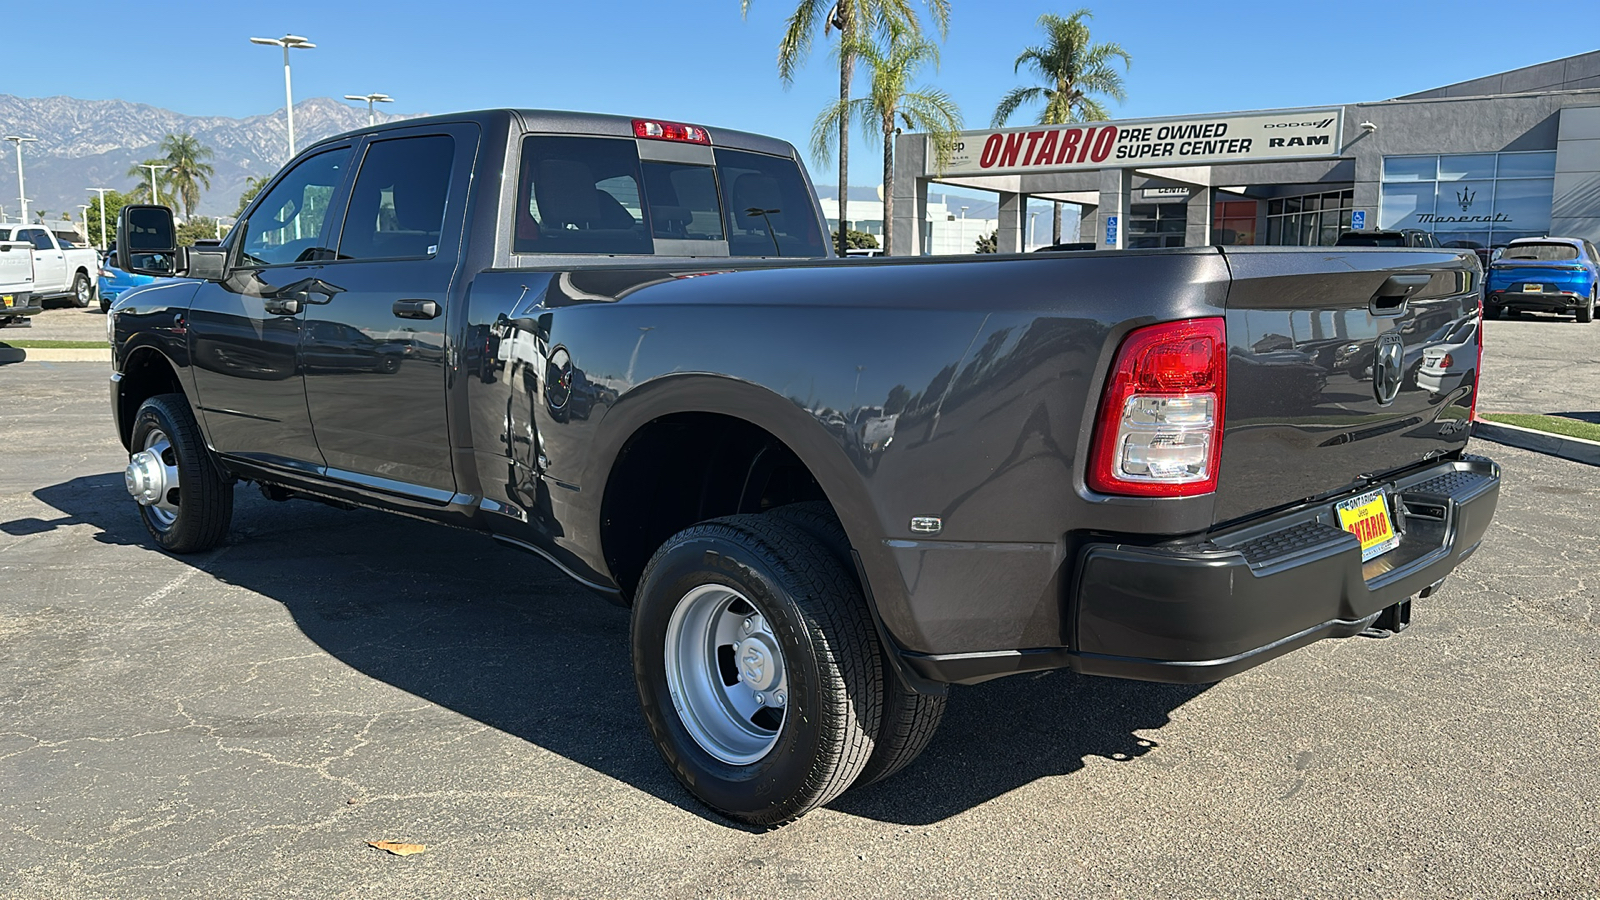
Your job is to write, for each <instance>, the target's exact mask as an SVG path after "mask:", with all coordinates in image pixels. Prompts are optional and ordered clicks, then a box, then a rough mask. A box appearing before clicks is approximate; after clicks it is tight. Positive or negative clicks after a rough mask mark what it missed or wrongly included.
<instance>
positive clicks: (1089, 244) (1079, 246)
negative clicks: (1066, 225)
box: [1033, 241, 1100, 253]
mask: <svg viewBox="0 0 1600 900" xmlns="http://www.w3.org/2000/svg"><path fill="white" fill-rule="evenodd" d="M1098 249H1100V246H1099V245H1098V244H1096V243H1095V242H1094V241H1075V242H1072V243H1068V244H1046V245H1045V246H1043V247H1035V248H1034V250H1033V252H1035V253H1056V252H1068V251H1072V250H1098Z"/></svg>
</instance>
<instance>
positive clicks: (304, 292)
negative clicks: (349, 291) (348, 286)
mask: <svg viewBox="0 0 1600 900" xmlns="http://www.w3.org/2000/svg"><path fill="white" fill-rule="evenodd" d="M342 293H344V288H342V287H339V286H338V285H336V284H329V283H327V282H326V281H323V280H322V279H321V278H302V279H300V280H299V281H296V282H294V283H293V284H286V285H284V286H283V287H281V288H278V289H277V290H276V291H274V292H273V297H274V298H277V299H282V300H298V301H300V302H301V303H302V304H310V303H327V302H329V301H331V300H332V299H333V295H334V294H342ZM319 298H320V299H319Z"/></svg>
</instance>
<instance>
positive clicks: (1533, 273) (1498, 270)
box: [1483, 237, 1600, 322]
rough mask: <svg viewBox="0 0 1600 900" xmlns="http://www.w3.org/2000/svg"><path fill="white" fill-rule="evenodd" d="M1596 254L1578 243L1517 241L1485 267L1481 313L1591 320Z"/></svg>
mask: <svg viewBox="0 0 1600 900" xmlns="http://www.w3.org/2000/svg"><path fill="white" fill-rule="evenodd" d="M1597 280H1600V253H1597V252H1596V251H1595V248H1594V245H1593V244H1591V243H1589V242H1588V241H1586V240H1584V239H1582V238H1566V237H1539V238H1518V239H1516V240H1514V241H1512V242H1511V243H1510V244H1508V245H1506V248H1505V251H1504V252H1502V253H1501V254H1500V257H1499V258H1498V259H1496V260H1495V261H1494V262H1492V263H1490V264H1489V277H1488V280H1487V282H1486V283H1485V285H1484V290H1485V294H1484V301H1483V308H1484V314H1485V315H1488V316H1499V315H1500V314H1501V313H1502V312H1504V311H1505V310H1511V312H1512V313H1518V312H1521V311H1522V310H1525V309H1532V310H1539V311H1541V312H1557V313H1571V314H1573V315H1574V316H1575V317H1576V318H1577V320H1578V321H1579V322H1592V321H1594V311H1595V285H1596V282H1597Z"/></svg>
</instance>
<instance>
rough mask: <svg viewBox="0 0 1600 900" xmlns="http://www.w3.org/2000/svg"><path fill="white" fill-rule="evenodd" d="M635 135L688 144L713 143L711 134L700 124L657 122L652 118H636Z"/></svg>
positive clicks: (634, 123) (634, 124)
mask: <svg viewBox="0 0 1600 900" xmlns="http://www.w3.org/2000/svg"><path fill="white" fill-rule="evenodd" d="M633 136H634V137H642V138H650V139H651V140H657V141H683V142H684V143H688V144H709V143H711V135H710V134H708V133H707V132H706V130H705V129H704V128H701V127H700V126H699V125H684V124H682V123H680V122H657V121H653V120H651V119H634V120H633Z"/></svg>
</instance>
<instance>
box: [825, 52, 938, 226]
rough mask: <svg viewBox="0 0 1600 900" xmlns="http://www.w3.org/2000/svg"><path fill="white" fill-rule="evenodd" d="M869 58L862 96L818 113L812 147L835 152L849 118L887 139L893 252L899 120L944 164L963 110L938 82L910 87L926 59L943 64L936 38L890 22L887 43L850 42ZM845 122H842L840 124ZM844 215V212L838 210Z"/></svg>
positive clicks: (886, 216)
mask: <svg viewBox="0 0 1600 900" xmlns="http://www.w3.org/2000/svg"><path fill="white" fill-rule="evenodd" d="M852 49H853V50H854V52H855V54H856V56H857V57H858V58H859V59H860V60H861V61H862V62H864V63H866V64H867V68H868V70H869V71H870V72H871V73H872V82H871V85H870V87H869V88H868V89H867V95H866V96H865V97H862V98H861V99H859V100H851V101H848V102H845V101H838V102H835V103H833V104H831V105H829V107H828V108H827V109H825V110H823V111H822V114H821V115H819V116H817V121H816V124H815V125H814V126H812V129H811V149H812V152H813V153H815V154H816V155H817V156H819V157H823V158H826V157H827V156H828V155H830V154H831V153H832V150H833V142H834V135H835V134H836V133H842V132H844V131H845V130H846V129H847V128H848V126H849V120H850V119H852V118H853V119H855V120H856V121H858V122H860V124H861V129H862V130H863V131H865V132H866V133H867V135H868V136H869V137H872V138H874V139H879V140H882V142H883V225H884V227H883V252H884V254H885V255H888V254H891V253H893V252H894V245H893V231H894V226H893V222H894V136H895V135H896V134H899V133H900V128H899V127H898V125H897V123H904V125H905V127H906V128H909V129H911V130H913V131H924V132H927V133H928V135H929V137H930V139H931V141H932V145H933V153H934V166H935V168H937V169H943V168H944V167H945V165H946V164H948V163H949V161H950V154H951V153H952V152H954V150H955V144H956V132H958V131H960V130H961V111H960V109H958V108H957V107H956V103H955V101H954V100H952V99H951V98H950V95H949V94H947V93H945V92H944V91H941V90H939V89H937V88H923V89H922V90H912V89H911V88H912V81H913V79H914V78H915V76H916V73H917V70H918V69H920V68H922V66H923V65H924V64H926V63H930V62H931V63H933V65H934V68H935V69H937V68H938V66H939V48H938V47H937V46H936V45H934V43H933V42H932V41H929V40H927V39H926V38H924V37H922V36H921V35H920V34H918V33H916V32H914V31H910V30H908V29H906V28H905V27H903V26H901V25H898V24H891V25H890V26H889V28H888V31H887V33H886V35H885V40H884V42H883V44H882V45H881V46H880V45H877V44H874V43H872V42H870V41H869V42H867V43H866V44H864V45H862V46H860V47H855V48H852ZM841 126H843V127H841ZM840 216H841V221H842V217H843V213H841V214H840Z"/></svg>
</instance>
